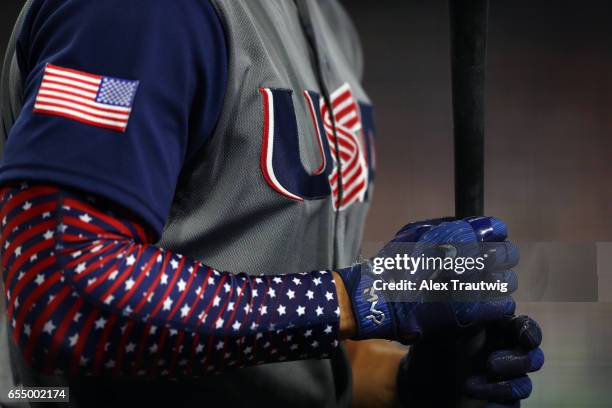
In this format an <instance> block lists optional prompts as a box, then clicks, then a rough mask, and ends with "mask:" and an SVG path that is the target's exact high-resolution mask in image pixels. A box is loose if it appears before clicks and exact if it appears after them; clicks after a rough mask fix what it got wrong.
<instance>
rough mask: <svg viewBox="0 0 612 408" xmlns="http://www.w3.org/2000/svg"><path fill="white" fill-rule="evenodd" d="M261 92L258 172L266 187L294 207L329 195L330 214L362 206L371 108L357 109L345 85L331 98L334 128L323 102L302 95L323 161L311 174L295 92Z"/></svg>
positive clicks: (368, 172) (368, 174)
mask: <svg viewBox="0 0 612 408" xmlns="http://www.w3.org/2000/svg"><path fill="white" fill-rule="evenodd" d="M259 91H260V93H261V95H262V97H263V113H264V130H263V139H262V150H261V171H262V173H263V176H264V179H265V180H266V182H267V183H268V184H269V185H270V187H272V188H273V189H274V190H275V191H277V192H278V193H279V194H282V195H283V196H285V197H287V198H290V199H292V200H296V201H304V200H317V199H323V198H326V197H329V196H330V195H332V197H333V204H334V209H340V210H342V209H345V208H347V207H348V206H350V205H351V204H352V203H354V202H358V201H365V200H366V199H367V191H368V184H369V182H370V181H371V179H372V178H373V140H372V139H373V126H372V124H373V121H372V120H371V119H372V115H371V107H370V106H369V105H365V104H361V106H360V104H358V103H357V102H356V100H355V98H354V97H353V94H352V92H351V89H350V87H349V86H348V84H345V85H343V86H341V87H340V88H338V89H337V90H336V91H334V92H333V93H332V94H331V95H330V96H331V104H332V106H333V109H332V112H333V115H334V121H333V122H332V120H331V117H330V110H329V109H328V106H327V105H326V104H325V102H324V100H323V98H321V97H320V95H319V94H318V93H316V92H313V91H304V92H303V97H304V98H305V101H306V105H307V106H308V109H309V112H310V118H311V120H312V132H313V138H314V140H315V141H316V143H317V145H318V147H319V152H320V158H321V159H320V165H319V166H318V168H317V169H316V170H314V171H313V172H311V173H309V172H307V171H306V170H305V169H304V167H303V165H302V161H301V159H300V151H299V134H298V127H297V121H296V116H295V108H294V105H293V100H292V93H293V92H292V91H291V90H288V89H273V88H260V90H259ZM362 117H364V120H362ZM334 124H335V130H336V131H335V132H334ZM364 125H367V126H364ZM340 184H341V185H342V189H340ZM340 190H342V191H341V192H340Z"/></svg>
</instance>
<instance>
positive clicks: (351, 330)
mask: <svg viewBox="0 0 612 408" xmlns="http://www.w3.org/2000/svg"><path fill="white" fill-rule="evenodd" d="M332 276H333V277H334V281H335V282H336V293H337V298H338V306H339V307H340V325H339V329H338V335H339V337H340V340H347V339H350V338H352V337H353V336H355V333H356V332H357V326H356V323H355V315H354V313H353V307H352V306H351V300H350V297H349V294H348V292H347V291H346V287H345V286H344V281H343V280H342V277H341V276H340V274H339V273H338V272H332Z"/></svg>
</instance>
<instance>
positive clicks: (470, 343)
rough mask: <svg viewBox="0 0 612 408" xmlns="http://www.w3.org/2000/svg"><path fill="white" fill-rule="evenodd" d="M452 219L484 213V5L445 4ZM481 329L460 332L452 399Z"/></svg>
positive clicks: (454, 0) (481, 1) (480, 1)
mask: <svg viewBox="0 0 612 408" xmlns="http://www.w3.org/2000/svg"><path fill="white" fill-rule="evenodd" d="M449 2H450V28H451V29H450V37H451V74H452V98H453V126H454V127H453V133H454V154H455V215H456V216H457V217H459V218H464V217H468V216H472V215H482V214H483V210H484V129H485V68H486V64H485V62H486V42H487V18H488V6H489V5H488V0H449ZM484 341H485V331H484V329H482V328H478V329H474V330H471V331H468V332H466V333H465V334H464V335H463V336H462V337H461V338H460V339H459V340H458V341H457V344H456V349H457V353H458V356H459V357H458V360H457V364H456V368H457V369H456V379H457V381H456V382H457V390H458V395H461V394H459V393H460V389H461V387H462V386H463V384H464V382H465V379H466V378H467V376H468V375H469V373H470V371H471V368H472V364H473V361H474V358H475V355H476V354H477V353H478V351H479V350H481V349H482V348H483V346H484ZM484 405H485V403H484V402H482V401H475V400H468V399H464V398H458V401H457V404H456V406H457V407H459V408H476V407H484Z"/></svg>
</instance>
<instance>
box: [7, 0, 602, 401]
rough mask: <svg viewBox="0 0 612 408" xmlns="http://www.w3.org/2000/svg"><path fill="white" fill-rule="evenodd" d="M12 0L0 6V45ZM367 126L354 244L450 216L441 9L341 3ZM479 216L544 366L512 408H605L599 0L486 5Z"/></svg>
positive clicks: (360, 0)
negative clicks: (510, 243) (503, 243)
mask: <svg viewBox="0 0 612 408" xmlns="http://www.w3.org/2000/svg"><path fill="white" fill-rule="evenodd" d="M21 3H22V2H21V1H15V0H13V1H6V0H5V1H3V2H2V3H0V50H1V49H3V47H4V45H5V44H6V42H7V41H8V36H9V34H10V31H11V28H12V25H13V22H14V19H15V17H16V14H17V11H18V8H19V7H20V5H21ZM344 3H345V4H346V6H347V9H348V11H349V13H350V14H351V15H352V16H353V17H354V20H355V24H356V26H357V29H358V31H359V32H360V35H361V37H362V41H363V46H364V51H365V57H366V75H365V85H366V89H367V90H368V91H369V93H370V95H371V98H372V100H373V101H374V106H375V111H376V118H377V127H378V131H377V138H378V139H377V158H378V160H377V182H376V193H375V198H374V203H373V207H372V210H371V212H370V216H369V219H368V223H367V227H366V233H365V237H364V240H365V242H364V248H365V250H366V252H367V250H368V248H374V247H376V246H377V245H378V243H379V242H381V241H385V240H386V239H387V238H388V237H390V236H391V235H392V234H393V233H394V232H395V231H396V230H397V228H398V227H399V226H401V224H403V223H405V222H407V221H410V220H417V219H423V218H427V217H437V216H441V215H447V214H452V211H453V201H452V198H453V166H452V123H451V105H450V71H449V69H450V68H449V41H448V13H447V8H446V7H447V5H446V1H441V0H427V1H426V0H420V1H417V0H410V1H398V0H386V1H385V0H376V1H372V0H350V1H345V2H344ZM489 31H490V34H489V54H488V71H487V103H488V105H487V144H486V160H487V161H486V187H485V190H486V212H487V214H492V215H496V216H499V217H500V218H502V219H504V220H505V221H506V222H507V223H508V225H509V227H510V233H511V238H512V239H513V240H515V241H519V242H520V243H521V249H522V253H523V255H522V263H521V267H520V272H521V276H522V277H521V291H520V294H519V295H518V298H519V299H521V300H522V302H521V303H520V304H519V310H520V311H521V312H524V313H529V314H531V315H533V316H534V317H535V318H537V319H538V320H540V321H541V323H542V326H543V327H544V334H545V344H544V350H545V352H546V355H547V363H546V366H545V368H544V370H543V371H542V372H541V373H538V374H536V375H534V376H533V378H534V382H535V388H534V394H533V396H532V398H531V399H529V400H528V402H526V403H525V404H524V405H523V406H525V407H555V408H558V407H568V408H581V407H585V408H586V407H589V408H594V407H611V406H612V272H611V271H612V244H611V243H610V242H612V137H611V135H612V115H611V113H612V2H609V1H603V0H585V1H575V0H574V1H565V0H564V1H553V0H540V1H533V0H531V1H529V0H513V1H501V0H492V1H491V9H490V21H489Z"/></svg>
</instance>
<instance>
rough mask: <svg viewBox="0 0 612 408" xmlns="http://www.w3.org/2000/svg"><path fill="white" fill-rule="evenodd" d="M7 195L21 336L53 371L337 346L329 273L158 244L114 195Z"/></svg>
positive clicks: (11, 313) (257, 357)
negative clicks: (111, 202)
mask: <svg viewBox="0 0 612 408" xmlns="http://www.w3.org/2000/svg"><path fill="white" fill-rule="evenodd" d="M0 200H1V202H0V203H1V207H0V208H1V214H0V216H1V219H2V236H1V242H0V244H1V248H2V267H3V282H4V287H5V292H6V299H7V313H8V322H9V324H10V327H11V333H12V340H13V341H14V342H15V344H16V345H17V346H18V347H19V349H20V350H21V353H22V355H23V357H24V359H25V361H26V362H27V363H28V364H31V365H32V366H34V367H36V368H37V369H39V370H42V371H43V372H61V373H67V374H73V375H75V374H79V375H83V374H84V375H98V374H111V375H117V376H135V377H138V376H162V377H168V378H179V377H186V376H187V377H198V376H200V375H204V374H206V373H209V372H217V371H222V370H224V369H226V368H231V367H243V366H249V365H256V364H263V363H269V362H277V361H283V360H298V359H308V358H325V357H327V356H328V355H329V354H330V353H332V352H333V351H334V350H335V348H336V347H337V345H338V324H339V313H340V311H339V307H338V303H337V300H336V290H335V284H334V279H333V277H332V274H331V273H330V272H327V271H315V272H310V273H301V274H287V275H279V276H265V275H259V276H249V275H246V274H232V273H228V272H221V271H217V270H215V269H213V268H211V267H209V266H206V265H205V264H204V263H201V262H197V261H194V260H191V259H188V258H187V257H184V256H181V255H179V254H175V253H172V252H170V251H167V250H163V249H161V248H158V247H156V246H153V245H151V244H149V238H148V234H147V232H145V230H144V229H143V227H142V226H140V225H139V224H138V222H136V221H134V220H133V219H131V218H130V217H129V216H125V215H119V211H117V210H116V209H115V212H113V211H112V210H110V209H109V208H110V207H109V206H108V203H105V202H102V201H100V199H97V198H92V197H85V196H84V195H83V194H82V193H77V192H72V191H66V190H62V189H60V188H58V187H55V186H52V185H32V186H28V185H27V184H26V183H23V184H22V185H20V186H18V187H17V186H15V187H5V188H3V189H2V190H1V191H0Z"/></svg>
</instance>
